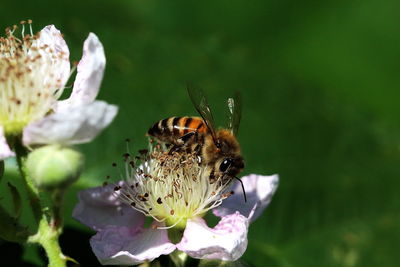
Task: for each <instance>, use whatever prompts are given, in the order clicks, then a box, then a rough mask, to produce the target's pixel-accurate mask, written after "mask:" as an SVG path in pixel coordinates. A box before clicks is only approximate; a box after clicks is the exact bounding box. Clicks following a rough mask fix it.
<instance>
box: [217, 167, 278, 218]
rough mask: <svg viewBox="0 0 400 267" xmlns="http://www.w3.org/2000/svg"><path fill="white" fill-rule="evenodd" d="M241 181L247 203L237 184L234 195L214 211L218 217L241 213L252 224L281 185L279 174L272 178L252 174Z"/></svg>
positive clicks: (234, 186) (234, 187)
mask: <svg viewBox="0 0 400 267" xmlns="http://www.w3.org/2000/svg"><path fill="white" fill-rule="evenodd" d="M241 180H242V182H243V185H244V189H245V190H246V196H247V202H244V200H243V192H242V187H241V185H240V183H239V182H237V183H236V184H234V185H233V188H232V190H233V191H234V195H232V196H230V197H229V198H227V199H225V200H224V201H223V202H222V204H221V205H220V206H219V207H218V208H216V209H214V210H213V213H214V214H215V215H216V216H218V217H222V216H225V215H227V214H232V213H234V212H235V211H239V212H240V213H241V214H242V215H244V216H246V217H248V218H249V219H250V220H251V222H252V221H254V220H256V219H257V218H258V216H260V215H261V213H262V212H263V210H264V209H265V208H266V207H267V205H268V204H269V202H270V201H271V199H272V196H273V195H274V193H275V191H276V189H277V187H278V184H279V176H278V175H277V174H275V175H271V176H263V175H256V174H250V175H248V176H244V177H242V179H241Z"/></svg>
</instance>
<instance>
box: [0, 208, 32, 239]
mask: <svg viewBox="0 0 400 267" xmlns="http://www.w3.org/2000/svg"><path fill="white" fill-rule="evenodd" d="M28 236H29V233H28V231H27V228H26V227H23V226H21V225H19V224H18V222H17V221H16V220H15V218H13V217H12V216H10V214H9V213H8V212H7V211H6V210H5V209H4V208H3V207H2V206H0V238H2V239H4V240H7V241H10V242H17V243H23V242H25V241H26V239H27V238H28Z"/></svg>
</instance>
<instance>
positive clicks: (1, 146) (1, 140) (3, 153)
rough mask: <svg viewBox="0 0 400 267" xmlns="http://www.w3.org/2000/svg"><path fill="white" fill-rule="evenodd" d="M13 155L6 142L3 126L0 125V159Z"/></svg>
mask: <svg viewBox="0 0 400 267" xmlns="http://www.w3.org/2000/svg"><path fill="white" fill-rule="evenodd" d="M13 156H15V154H14V152H12V151H11V149H10V147H9V146H8V144H7V141H6V137H5V136H4V130H3V126H1V125H0V160H2V159H5V158H9V157H13Z"/></svg>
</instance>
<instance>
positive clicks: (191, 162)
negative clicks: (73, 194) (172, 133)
mask: <svg viewBox="0 0 400 267" xmlns="http://www.w3.org/2000/svg"><path fill="white" fill-rule="evenodd" d="M134 165H135V164H134V162H133V161H132V160H131V158H130V156H128V155H127V156H126V172H127V179H126V183H125V185H124V186H123V187H116V188H115V190H116V191H119V193H120V194H119V197H120V199H121V200H122V201H124V202H125V203H127V204H129V205H131V206H132V207H133V208H134V209H136V210H138V211H140V212H142V213H144V214H145V215H147V216H151V217H153V218H154V219H155V220H157V221H163V222H165V224H166V225H167V228H171V227H174V226H177V227H179V228H184V227H185V226H186V221H187V220H188V219H190V218H193V217H196V216H203V215H204V214H205V213H206V212H207V211H208V210H210V209H212V208H215V207H217V206H219V205H220V204H221V203H222V200H223V199H225V198H227V197H228V196H229V195H230V194H231V193H230V192H227V187H228V185H229V184H230V179H223V178H224V177H223V176H220V177H216V180H213V182H211V181H210V173H211V172H212V169H213V168H212V166H204V165H202V164H201V163H199V159H198V156H197V155H196V154H195V153H175V152H174V153H172V154H169V153H168V152H163V151H161V150H157V149H154V150H153V151H152V152H151V153H150V154H146V155H145V156H144V162H142V165H141V166H140V167H138V168H135V167H134Z"/></svg>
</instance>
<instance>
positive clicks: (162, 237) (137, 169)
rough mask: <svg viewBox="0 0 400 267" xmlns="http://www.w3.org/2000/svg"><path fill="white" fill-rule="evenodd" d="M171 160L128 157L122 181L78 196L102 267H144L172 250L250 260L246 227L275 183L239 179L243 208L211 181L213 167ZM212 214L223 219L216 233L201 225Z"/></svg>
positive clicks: (158, 149)
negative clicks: (147, 222)
mask: <svg viewBox="0 0 400 267" xmlns="http://www.w3.org/2000/svg"><path fill="white" fill-rule="evenodd" d="M169 152H170V151H169V150H168V149H166V148H165V149H164V148H163V146H159V145H158V144H156V145H154V144H150V150H149V152H148V153H147V154H144V155H142V156H140V158H141V162H138V161H137V160H136V158H137V157H132V156H131V155H129V154H128V153H127V154H125V155H124V160H125V175H126V178H125V179H124V180H123V181H120V182H118V183H116V184H109V185H104V186H101V187H97V188H91V189H87V190H84V191H81V192H80V193H79V203H78V204H77V206H76V207H75V209H74V212H73V216H74V218H76V219H77V220H79V221H80V222H82V223H83V224H85V225H87V226H89V227H91V228H92V229H93V230H95V231H97V234H96V235H95V236H93V237H92V238H91V240H90V244H91V246H92V249H93V252H94V253H95V255H96V256H97V258H98V260H99V261H100V263H102V264H104V265H133V264H139V263H142V262H144V261H152V260H154V259H156V258H157V257H159V256H160V255H168V254H170V253H172V252H174V251H175V250H178V251H181V252H183V253H185V254H187V255H189V256H190V257H193V258H197V259H219V260H228V261H235V260H237V259H239V258H240V257H241V256H242V255H243V253H244V252H245V250H246V248H247V242H248V241H247V232H248V227H249V224H250V222H252V221H254V220H255V219H256V218H257V217H258V216H259V215H260V214H261V213H262V211H263V210H264V209H265V208H266V206H267V205H268V204H269V202H270V200H271V198H272V196H273V194H274V192H275V190H276V188H277V186H278V176H277V175H272V176H262V175H255V174H251V175H248V176H245V177H242V178H241V180H242V182H243V184H244V186H245V188H246V193H247V197H248V199H247V202H243V198H242V196H241V193H242V187H241V185H240V184H239V183H234V182H233V180H230V179H223V174H221V176H217V177H215V179H214V180H213V181H211V180H210V179H209V178H210V172H211V171H212V168H213V166H209V165H204V164H201V162H199V161H198V158H197V154H196V153H195V152H192V153H187V152H183V151H176V152H173V153H169ZM139 163H140V164H139ZM209 210H212V212H213V213H214V215H216V216H218V217H220V218H221V220H220V221H219V223H218V224H217V225H216V226H215V227H214V228H210V227H208V226H207V223H206V221H205V220H204V218H203V217H204V215H205V214H206V213H207V212H208V211H209ZM146 217H149V218H152V219H153V223H152V225H151V226H150V227H145V226H144V222H145V218H146ZM177 232H178V233H180V235H178V238H176V237H177V236H176V235H174V234H173V233H177Z"/></svg>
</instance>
